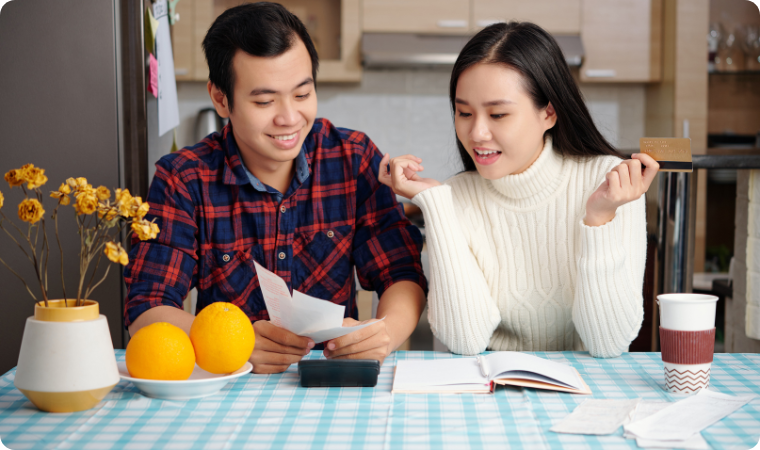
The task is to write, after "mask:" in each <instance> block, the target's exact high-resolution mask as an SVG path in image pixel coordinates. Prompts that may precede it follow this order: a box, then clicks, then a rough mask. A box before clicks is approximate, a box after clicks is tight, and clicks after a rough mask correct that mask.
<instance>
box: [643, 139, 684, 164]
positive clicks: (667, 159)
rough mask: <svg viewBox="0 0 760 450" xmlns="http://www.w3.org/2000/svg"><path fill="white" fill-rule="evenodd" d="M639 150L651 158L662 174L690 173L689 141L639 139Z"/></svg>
mask: <svg viewBox="0 0 760 450" xmlns="http://www.w3.org/2000/svg"><path fill="white" fill-rule="evenodd" d="M639 150H641V153H646V154H647V155H649V156H651V157H652V158H653V159H654V160H655V161H657V163H658V164H660V170H661V171H662V172H692V171H693V169H694V167H693V165H692V163H691V139H689V138H640V139H639Z"/></svg>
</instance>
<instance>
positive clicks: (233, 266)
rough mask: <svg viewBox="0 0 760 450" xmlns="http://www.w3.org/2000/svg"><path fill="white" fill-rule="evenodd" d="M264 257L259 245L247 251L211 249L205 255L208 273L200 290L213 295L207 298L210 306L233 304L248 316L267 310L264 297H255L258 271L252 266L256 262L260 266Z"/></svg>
mask: <svg viewBox="0 0 760 450" xmlns="http://www.w3.org/2000/svg"><path fill="white" fill-rule="evenodd" d="M262 257H263V254H262V251H261V248H260V246H258V245H254V246H253V247H252V248H251V249H249V250H248V251H242V250H232V251H225V250H221V249H213V248H212V249H211V250H209V251H208V252H207V253H206V267H207V270H206V272H207V273H206V275H205V276H204V277H203V281H202V283H200V287H201V289H203V290H204V291H206V293H207V294H210V295H208V296H204V297H206V298H208V299H209V300H210V301H209V303H213V302H229V303H233V304H235V305H236V306H238V307H240V309H242V310H243V311H244V312H245V313H246V314H248V315H249V316H250V315H251V314H256V313H257V312H258V311H260V310H262V309H264V308H265V306H264V302H263V298H261V295H260V293H259V294H258V295H256V294H257V293H258V291H257V289H256V288H258V285H259V284H258V282H255V281H256V280H255V274H256V271H255V270H254V266H253V259H256V260H257V261H259V263H261V261H262V260H263V259H262ZM199 306H201V305H199ZM203 306H207V305H203Z"/></svg>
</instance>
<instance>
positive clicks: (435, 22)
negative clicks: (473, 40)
mask: <svg viewBox="0 0 760 450" xmlns="http://www.w3.org/2000/svg"><path fill="white" fill-rule="evenodd" d="M362 6H363V10H362V25H363V31H373V32H407V33H447V34H458V33H466V32H468V31H469V30H470V0H364V1H363V4H362Z"/></svg>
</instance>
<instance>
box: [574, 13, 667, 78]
mask: <svg viewBox="0 0 760 450" xmlns="http://www.w3.org/2000/svg"><path fill="white" fill-rule="evenodd" d="M661 21H662V4H661V0H583V10H582V20H581V39H582V40H583V47H584V50H585V57H584V62H583V65H582V66H581V81H591V82H605V81H611V82H620V81H629V82H650V81H659V80H660V78H661V67H662V64H661V61H660V59H661V46H662V37H661V34H662V23H661Z"/></svg>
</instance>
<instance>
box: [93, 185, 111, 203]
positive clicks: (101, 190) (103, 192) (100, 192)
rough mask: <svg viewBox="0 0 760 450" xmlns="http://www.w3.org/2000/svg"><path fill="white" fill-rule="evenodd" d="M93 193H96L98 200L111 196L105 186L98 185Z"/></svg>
mask: <svg viewBox="0 0 760 450" xmlns="http://www.w3.org/2000/svg"><path fill="white" fill-rule="evenodd" d="M95 195H97V197H98V200H100V201H103V200H108V198H109V197H111V191H109V190H108V188H107V187H105V186H99V187H98V188H97V189H96V190H95Z"/></svg>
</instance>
